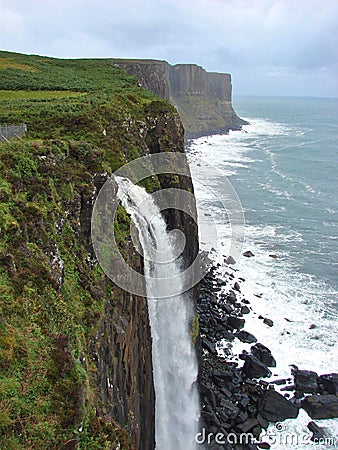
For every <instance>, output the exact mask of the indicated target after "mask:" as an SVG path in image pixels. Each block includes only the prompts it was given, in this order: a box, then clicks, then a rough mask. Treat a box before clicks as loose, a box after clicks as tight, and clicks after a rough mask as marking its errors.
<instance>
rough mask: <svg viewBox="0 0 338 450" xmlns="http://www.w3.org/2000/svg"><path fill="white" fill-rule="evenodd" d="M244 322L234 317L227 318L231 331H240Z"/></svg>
mask: <svg viewBox="0 0 338 450" xmlns="http://www.w3.org/2000/svg"><path fill="white" fill-rule="evenodd" d="M244 324H245V320H244V319H241V318H240V317H236V316H229V317H228V327H229V329H231V330H241V329H242V328H243V327H244Z"/></svg>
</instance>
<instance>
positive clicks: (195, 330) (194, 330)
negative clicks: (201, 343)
mask: <svg viewBox="0 0 338 450" xmlns="http://www.w3.org/2000/svg"><path fill="white" fill-rule="evenodd" d="M199 332H200V323H199V315H198V314H195V315H194V317H193V318H192V321H191V327H190V337H191V340H192V342H193V344H194V345H195V344H196V339H197V337H198V336H199Z"/></svg>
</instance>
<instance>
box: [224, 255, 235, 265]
mask: <svg viewBox="0 0 338 450" xmlns="http://www.w3.org/2000/svg"><path fill="white" fill-rule="evenodd" d="M225 263H226V264H228V265H231V264H236V260H235V259H234V258H233V257H232V256H228V257H227V259H226V260H225Z"/></svg>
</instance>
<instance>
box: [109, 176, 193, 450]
mask: <svg viewBox="0 0 338 450" xmlns="http://www.w3.org/2000/svg"><path fill="white" fill-rule="evenodd" d="M116 181H117V183H118V187H119V189H118V194H117V195H118V197H119V199H120V200H121V202H122V205H123V206H124V208H125V209H126V211H127V212H128V213H129V214H130V216H131V218H132V221H133V222H134V224H135V225H136V228H137V230H138V237H139V241H140V244H141V247H142V252H143V257H144V275H145V276H146V280H147V281H146V290H147V299H148V310H149V320H150V327H151V336H152V358H153V377H154V388H155V441H156V450H194V449H195V448H196V443H195V436H196V433H197V432H198V420H199V415H200V406H199V398H198V391H197V386H196V378H197V371H198V367H197V358H196V354H195V349H194V347H193V345H192V342H191V337H190V323H191V319H192V314H193V307H192V298H190V294H189V293H188V292H186V293H182V294H180V295H176V296H168V297H166V293H170V283H172V281H170V277H174V276H176V278H175V283H177V275H178V274H179V273H180V271H181V267H180V263H179V259H178V258H177V255H176V253H175V242H174V239H173V236H172V233H168V231H167V227H166V223H165V221H164V219H163V217H162V215H161V212H160V209H159V208H158V206H157V205H156V204H155V203H154V201H153V199H152V197H151V195H150V194H148V193H147V192H146V190H145V189H143V188H141V187H139V186H136V185H134V184H132V183H131V181H129V180H128V179H127V178H122V177H116ZM182 286H183V283H182Z"/></svg>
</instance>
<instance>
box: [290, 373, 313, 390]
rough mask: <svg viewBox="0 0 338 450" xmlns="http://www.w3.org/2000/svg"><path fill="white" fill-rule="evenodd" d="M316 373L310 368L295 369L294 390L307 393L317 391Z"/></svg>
mask: <svg viewBox="0 0 338 450" xmlns="http://www.w3.org/2000/svg"><path fill="white" fill-rule="evenodd" d="M317 379H318V374H317V373H316V372H313V371H312V370H296V371H295V372H294V381H295V386H296V391H298V392H301V393H307V394H314V393H316V392H317V391H318V383H317Z"/></svg>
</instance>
